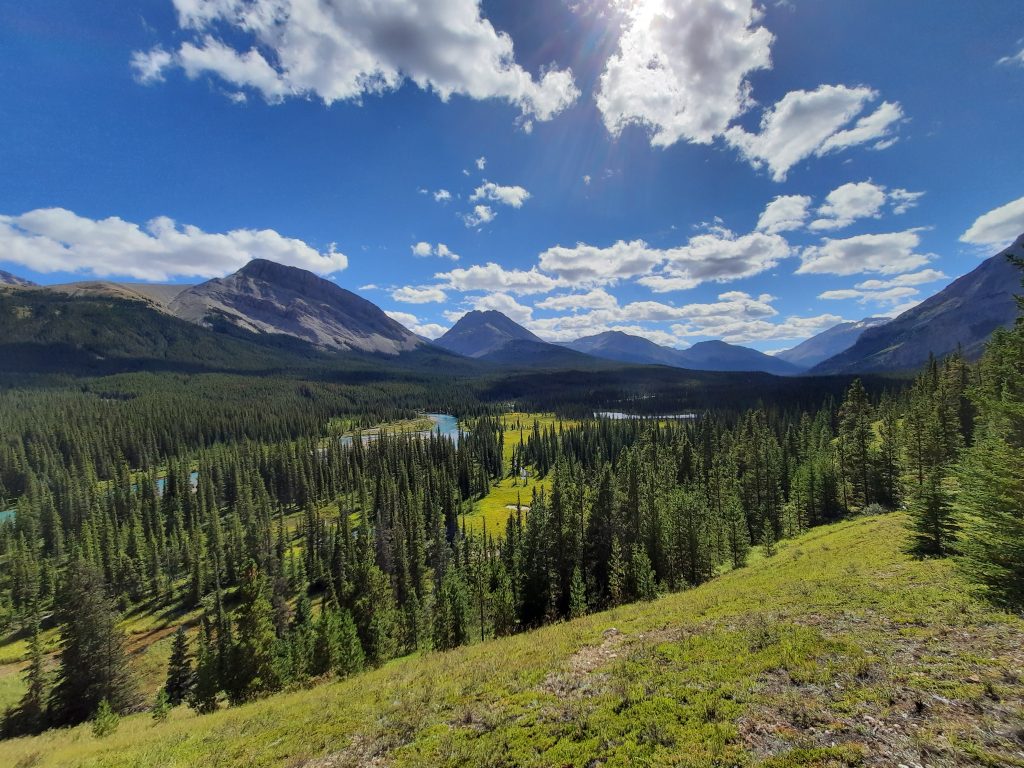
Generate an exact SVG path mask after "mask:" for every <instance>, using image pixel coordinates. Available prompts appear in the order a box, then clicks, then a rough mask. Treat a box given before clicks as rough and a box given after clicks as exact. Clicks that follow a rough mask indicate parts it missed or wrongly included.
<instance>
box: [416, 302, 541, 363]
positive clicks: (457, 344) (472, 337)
mask: <svg viewBox="0 0 1024 768" xmlns="http://www.w3.org/2000/svg"><path fill="white" fill-rule="evenodd" d="M511 341H532V342H535V343H537V344H547V342H546V341H544V340H543V339H541V338H540V337H539V336H537V335H535V334H533V333H531V332H530V331H528V330H526V329H525V328H523V326H521V325H519V323H517V322H515V321H514V320H512V319H511V318H509V317H507V316H505V315H503V314H502V313H501V312H498V311H497V310H490V311H488V312H481V311H479V310H474V311H472V312H467V313H466V314H465V315H463V316H462V317H461V318H459V321H458V322H457V323H455V325H453V326H452V327H451V328H449V329H448V330H447V331H446V332H445V333H444V335H443V336H441V337H440V338H439V339H436V340H435V341H434V343H435V344H436V345H437V346H439V347H441V348H443V349H447V350H448V351H449V352H455V353H457V354H460V355H465V356H466V357H484V356H485V355H490V354H492V353H494V352H497V351H498V350H500V349H501V348H502V347H504V346H505V345H506V344H508V343H509V342H511Z"/></svg>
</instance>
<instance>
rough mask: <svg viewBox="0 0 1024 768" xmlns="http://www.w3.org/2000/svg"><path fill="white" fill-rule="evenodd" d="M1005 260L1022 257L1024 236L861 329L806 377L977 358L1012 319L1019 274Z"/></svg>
mask: <svg viewBox="0 0 1024 768" xmlns="http://www.w3.org/2000/svg"><path fill="white" fill-rule="evenodd" d="M1008 255H1014V256H1017V257H1024V235H1021V237H1019V238H1018V239H1017V242H1016V243H1014V244H1013V245H1011V246H1010V247H1009V248H1007V249H1006V250H1004V251H1001V252H1000V253H998V254H996V255H995V256H993V257H991V258H989V259H987V260H985V261H984V262H982V264H981V265H980V266H978V267H977V268H975V269H974V270H972V271H971V272H968V273H967V274H966V275H964V276H963V277H960V278H958V279H956V280H954V281H953V282H952V283H950V284H949V285H947V286H946V287H945V288H943V289H942V290H941V291H939V292H938V293H937V294H935V295H934V296H931V297H929V298H927V299H925V300H924V301H922V302H921V303H920V304H918V305H917V306H916V307H913V308H912V309H908V310H907V311H906V312H904V313H903V314H901V315H900V316H899V317H896V318H894V319H893V320H890V321H889V322H888V323H885V324H884V325H880V326H877V327H875V328H869V329H867V330H866V331H864V332H863V333H862V334H861V335H860V337H858V339H857V341H856V343H854V345H853V346H852V347H850V348H849V349H847V350H845V351H844V352H840V353H839V354H838V355H836V356H834V357H831V358H829V359H828V360H825V361H824V362H822V363H819V364H818V365H817V366H815V367H814V368H812V369H811V371H810V373H812V374H837V373H846V374H850V373H868V372H879V371H910V370H913V369H915V368H917V367H919V366H921V365H924V363H925V362H926V361H927V360H928V356H929V355H935V356H936V357H942V356H944V355H948V354H949V353H951V352H955V351H956V350H957V349H960V350H961V351H962V352H963V354H964V356H966V357H967V358H968V359H975V358H977V357H978V356H980V355H981V352H982V350H983V349H984V346H985V342H986V341H988V339H989V337H990V336H991V335H992V332H993V331H995V330H996V329H997V328H1005V327H1008V326H1010V325H1011V324H1012V323H1013V321H1014V320H1015V319H1016V317H1017V315H1018V309H1017V304H1016V302H1015V301H1014V294H1015V293H1017V292H1018V291H1019V288H1020V270H1018V269H1016V268H1015V267H1014V266H1013V264H1011V263H1010V261H1009V259H1007V256H1008Z"/></svg>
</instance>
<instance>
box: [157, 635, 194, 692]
mask: <svg viewBox="0 0 1024 768" xmlns="http://www.w3.org/2000/svg"><path fill="white" fill-rule="evenodd" d="M193 677H194V675H193V671H192V657H191V655H190V654H189V649H188V636H187V635H186V634H185V628H184V627H178V631H177V632H175V633H174V640H173V642H172V643H171V658H170V661H169V662H168V664H167V682H166V683H165V684H164V690H165V691H166V693H167V702H168V704H169V705H170V706H172V707H176V706H178V705H179V704H181V703H182V702H184V701H187V700H188V698H189V694H190V693H191V692H192V683H193Z"/></svg>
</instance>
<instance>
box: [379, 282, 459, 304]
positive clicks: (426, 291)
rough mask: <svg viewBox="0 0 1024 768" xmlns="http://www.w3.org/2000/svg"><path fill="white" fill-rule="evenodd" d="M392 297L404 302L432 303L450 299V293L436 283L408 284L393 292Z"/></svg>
mask: <svg viewBox="0 0 1024 768" xmlns="http://www.w3.org/2000/svg"><path fill="white" fill-rule="evenodd" d="M391 298H392V299H394V300H395V301H401V302H402V303H403V304H432V303H435V302H442V301H447V300H448V294H446V293H445V292H444V290H443V289H442V288H440V287H438V286H436V285H420V286H412V285H406V286H403V287H402V288H396V289H395V290H394V291H392V292H391Z"/></svg>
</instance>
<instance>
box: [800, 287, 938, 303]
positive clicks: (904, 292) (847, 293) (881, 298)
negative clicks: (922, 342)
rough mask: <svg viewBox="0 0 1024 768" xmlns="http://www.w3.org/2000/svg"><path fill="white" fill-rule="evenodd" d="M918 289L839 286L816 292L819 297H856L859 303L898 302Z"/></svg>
mask: <svg viewBox="0 0 1024 768" xmlns="http://www.w3.org/2000/svg"><path fill="white" fill-rule="evenodd" d="M917 294H918V290H917V289H916V288H911V287H910V286H906V285H898V286H893V287H891V288H885V289H883V290H876V291H864V290H857V289H855V288H841V289H838V290H832V291H825V292H823V293H820V294H818V298H819V299H825V300H843V299H856V300H857V301H858V302H860V303H861V304H867V303H868V302H873V303H875V304H900V303H902V302H904V301H906V300H907V299H909V298H910V297H911V296H917Z"/></svg>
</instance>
